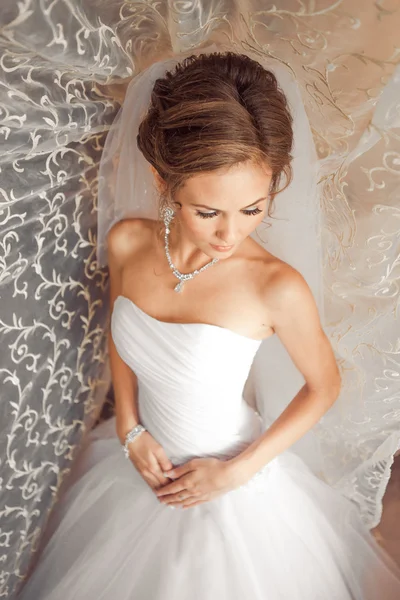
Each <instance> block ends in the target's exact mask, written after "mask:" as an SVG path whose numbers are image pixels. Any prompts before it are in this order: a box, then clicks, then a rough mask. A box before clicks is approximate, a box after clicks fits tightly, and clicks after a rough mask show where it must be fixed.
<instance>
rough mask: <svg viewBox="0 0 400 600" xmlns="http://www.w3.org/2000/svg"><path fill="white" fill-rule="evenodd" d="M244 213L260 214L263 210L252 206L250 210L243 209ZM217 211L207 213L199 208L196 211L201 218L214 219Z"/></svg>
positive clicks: (248, 214)
mask: <svg viewBox="0 0 400 600" xmlns="http://www.w3.org/2000/svg"><path fill="white" fill-rule="evenodd" d="M241 212H242V213H243V214H244V215H247V216H251V215H259V214H260V212H262V210H261V208H252V209H250V210H242V211H241ZM217 214H218V213H217V212H216V211H214V212H210V213H205V212H200V211H199V210H197V211H196V215H197V216H199V217H200V218H201V219H212V218H213V217H216V216H217Z"/></svg>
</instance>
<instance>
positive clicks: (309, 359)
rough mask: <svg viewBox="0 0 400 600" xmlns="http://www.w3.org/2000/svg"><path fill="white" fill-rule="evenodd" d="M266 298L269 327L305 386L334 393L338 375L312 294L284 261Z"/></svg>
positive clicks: (337, 384) (302, 279)
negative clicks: (270, 325) (301, 376)
mask: <svg viewBox="0 0 400 600" xmlns="http://www.w3.org/2000/svg"><path fill="white" fill-rule="evenodd" d="M266 301H267V303H268V307H269V309H270V316H271V319H272V326H273V328H274V330H275V333H276V334H277V335H278V337H279V339H280V340H281V341H282V343H283V345H284V346H285V348H286V350H287V352H288V354H289V355H290V357H291V359H292V361H293V363H294V364H295V366H296V367H297V368H298V369H299V371H300V372H301V373H302V375H303V377H304V379H305V382H306V384H307V386H308V387H309V388H310V389H314V390H324V391H328V392H332V393H338V392H339V390H340V374H339V369H338V366H337V363H336V359H335V356H334V352H333V349H332V346H331V344H330V342H329V340H328V338H327V336H326V335H325V332H324V331H323V328H322V325H321V322H320V318H319V313H318V308H317V305H316V302H315V299H314V296H313V294H312V292H311V289H310V288H309V286H308V284H307V282H306V281H305V279H304V278H303V276H302V275H301V274H300V273H299V272H298V271H297V270H296V269H294V268H292V267H290V266H289V265H287V264H286V263H285V264H284V267H283V268H282V269H280V270H279V273H277V274H276V275H275V277H274V281H273V282H272V283H271V282H270V283H269V285H268V291H267V292H266Z"/></svg>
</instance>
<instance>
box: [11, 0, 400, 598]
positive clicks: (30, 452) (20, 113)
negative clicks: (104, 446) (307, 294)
mask: <svg viewBox="0 0 400 600" xmlns="http://www.w3.org/2000/svg"><path fill="white" fill-rule="evenodd" d="M0 20H1V24H2V29H1V33H0V54H1V56H0V61H1V62H0V64H1V69H0V81H1V90H0V121H1V124H0V135H1V142H2V153H1V157H0V166H1V172H0V188H1V198H0V206H1V208H0V211H1V239H0V261H1V280H0V281H1V288H0V292H1V300H2V302H1V311H0V328H1V335H2V361H1V367H0V372H1V394H2V398H1V399H2V401H1V404H0V406H1V415H0V420H1V423H2V436H1V438H0V439H1V456H3V462H2V465H1V473H0V476H1V477H2V479H3V481H6V482H7V486H3V490H2V498H1V508H0V526H1V529H2V532H3V535H4V538H5V539H6V540H7V542H6V543H5V544H3V545H2V547H1V548H2V549H1V551H0V558H1V560H2V565H3V572H4V576H3V579H2V582H1V583H0V588H1V593H3V594H4V593H5V594H8V595H11V594H12V593H13V590H14V589H15V587H16V585H17V582H18V577H21V576H22V575H23V574H24V573H25V572H26V569H27V563H28V560H29V556H30V553H31V552H32V549H33V548H34V542H35V540H37V538H38V537H39V535H40V531H41V530H42V528H43V525H44V522H45V520H46V517H47V510H48V509H49V507H50V505H51V502H52V501H53V500H54V497H55V492H56V489H57V487H58V486H59V484H60V482H61V480H62V478H63V476H64V474H65V471H66V469H68V467H69V466H70V464H71V459H72V458H73V456H74V453H75V450H76V448H77V447H78V446H79V444H80V442H81V439H82V434H83V432H84V430H85V428H87V427H90V426H91V425H92V424H93V422H94V420H95V419H96V417H97V414H98V412H99V408H100V404H101V402H102V399H103V398H104V394H105V390H106V387H107V383H108V382H109V381H110V379H109V372H108V368H107V354H106V328H107V305H108V294H107V277H106V272H105V271H101V270H99V269H97V265H96V259H95V246H96V192H97V180H96V177H97V166H98V163H99V158H100V155H101V150H102V145H103V141H104V136H105V133H106V132H107V130H108V128H109V126H110V123H111V121H112V119H113V117H114V116H115V113H116V108H117V104H116V103H115V102H113V98H118V99H122V98H123V95H124V89H125V88H126V84H127V83H128V82H129V80H130V78H131V77H132V75H134V74H136V73H138V72H140V71H141V70H142V69H143V68H144V67H146V66H148V65H149V64H151V63H152V62H154V61H156V60H158V59H160V58H162V57H164V56H167V55H170V54H171V53H173V54H177V53H179V52H182V51H187V50H189V49H190V48H198V47H200V45H201V44H209V43H212V42H216V43H218V42H220V43H224V44H229V45H230V46H231V47H232V49H237V51H240V50H250V49H251V50H252V51H253V52H255V53H256V54H257V53H259V54H260V55H262V56H265V57H268V58H269V60H271V62H274V63H276V65H283V66H286V68H288V69H289V70H290V71H291V72H292V74H293V76H294V77H295V79H296V81H297V83H298V85H299V87H300V90H301V94H302V97H303V102H304V106H305V109H306V112H307V115H308V118H309V121H310V125H311V129H312V134H313V137H314V142H315V147H316V152H317V156H318V160H319V169H320V170H319V193H320V197H321V209H322V217H323V223H322V243H323V258H324V261H323V274H324V315H325V316H324V327H325V330H326V331H327V333H328V335H329V338H330V340H331V343H332V345H333V347H334V350H335V352H336V356H337V359H338V363H339V365H340V368H341V373H342V378H343V383H344V386H343V390H342V393H341V396H340V399H339V400H338V402H337V404H336V405H335V407H334V409H332V410H331V411H330V412H329V413H328V414H327V415H326V417H325V418H324V419H323V421H322V422H321V427H320V429H319V440H320V444H321V449H322V451H323V453H324V457H325V465H324V468H325V470H326V474H327V478H328V480H329V481H330V482H331V483H332V485H335V486H337V487H338V488H339V489H341V490H343V492H344V493H345V494H346V495H348V496H349V497H351V498H352V499H353V500H354V501H355V502H357V504H358V505H359V507H360V510H361V511H362V514H363V517H364V519H365V520H366V522H368V523H369V525H370V526H371V527H372V526H373V525H374V524H376V523H377V521H378V520H379V517H380V499H381V496H382V494H383V492H384V489H385V486H386V482H387V479H388V477H389V470H390V464H391V460H392V456H393V453H394V452H395V450H396V448H398V446H399V438H400V434H399V429H400V424H399V420H400V417H399V414H400V413H399V408H400V395H399V329H398V325H397V320H396V318H397V314H398V297H399V295H398V279H399V260H398V248H397V247H396V243H397V240H398V231H399V219H398V216H399V210H400V200H399V198H400V194H399V181H400V152H399V133H400V131H399V114H400V111H399V97H400V96H399V72H398V70H396V67H397V65H398V64H399V53H398V40H399V34H398V32H399V31H400V7H398V6H395V5H394V4H389V3H386V2H379V3H377V2H374V1H373V0H368V1H361V0H356V1H354V0H351V1H350V0H343V1H340V0H310V1H308V2H301V1H296V0H284V1H283V2H279V6H277V5H274V4H270V5H267V6H266V3H265V2H264V1H263V0H242V1H240V0H225V1H223V0H211V1H210V0H193V1H188V2H185V3H180V2H169V1H168V2H167V1H166V2H161V3H160V2H147V3H143V2H135V1H129V2H124V1H123V0H112V1H109V0H107V1H105V0H80V1H77V2H74V3H69V2H66V1H65V0H52V1H50V0H40V1H39V0H25V1H24V2H20V3H15V2H12V1H11V0H6V1H5V2H3V3H2V6H1V9H0ZM377 40H378V42H377ZM111 84H112V85H111ZM285 393H286V392H285Z"/></svg>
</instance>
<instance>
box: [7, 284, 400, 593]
mask: <svg viewBox="0 0 400 600" xmlns="http://www.w3.org/2000/svg"><path fill="white" fill-rule="evenodd" d="M111 328H112V335H113V339H114V342H115V345H116V348H117V350H118V353H119V354H120V356H121V357H122V358H123V360H124V361H125V362H126V363H127V364H128V365H129V366H130V367H131V368H132V370H133V371H134V372H135V373H136V375H137V377H138V381H139V398H138V402H139V412H140V421H141V422H142V423H143V425H144V426H145V427H146V428H147V429H148V431H149V432H150V433H151V434H152V435H153V436H154V438H155V439H156V440H157V441H158V442H159V443H160V444H161V445H162V446H163V448H164V449H165V451H166V453H167V455H168V456H169V457H170V459H171V460H172V462H173V463H174V465H178V464H180V463H183V462H185V461H187V460H189V459H191V458H193V457H201V456H216V457H219V458H222V459H225V458H228V457H230V456H233V455H235V454H237V453H238V452H240V451H241V450H242V449H244V448H245V447H246V445H247V444H249V443H250V442H251V441H252V440H254V439H255V438H256V437H257V436H259V435H260V434H261V432H262V429H261V421H260V418H259V416H258V414H257V413H256V412H255V411H254V410H253V408H251V407H250V406H249V405H248V404H247V403H246V402H245V400H244V397H243V395H242V390H243V386H244V383H245V381H246V378H247V375H248V372H249V369H250V366H251V364H252V361H253V358H254V356H255V354H256V352H257V349H258V347H259V345H260V342H259V341H257V340H254V339H251V338H248V337H246V336H244V335H241V334H238V333H235V332H233V331H230V330H229V329H226V328H223V327H219V326H216V325H208V324H199V323H190V324H178V323H166V322H162V321H159V320H157V319H155V318H153V317H151V316H150V315H148V314H147V313H145V312H144V311H143V310H142V309H140V308H139V307H138V306H137V305H136V304H134V303H133V302H132V301H131V300H129V299H128V298H126V297H124V296H119V297H118V298H117V299H116V301H115V305H114V310H113V314H112V320H111ZM19 598H20V599H21V600H188V599H189V598H191V599H193V600H350V599H351V600H378V599H379V600H399V598H400V579H399V571H398V570H397V568H396V567H395V565H394V563H393V562H392V561H391V559H390V558H389V557H388V556H387V555H386V554H385V553H384V552H383V550H382V549H381V548H380V547H379V545H378V544H377V543H376V542H375V540H374V538H373V537H372V536H371V534H370V532H369V530H368V529H367V528H366V527H365V526H364V525H363V524H362V522H361V520H360V519H359V516H358V514H357V510H356V508H355V506H353V504H352V502H350V501H349V500H347V499H345V498H344V497H342V496H341V495H340V494H339V492H337V491H334V490H333V489H332V488H330V487H329V486H328V485H326V484H325V483H323V482H322V481H321V480H319V479H318V478H317V477H316V476H315V475H313V474H312V473H311V471H309V469H308V467H306V466H305V464H304V463H303V462H302V460H301V459H300V458H298V457H297V456H295V455H294V454H292V453H291V452H285V453H283V454H281V455H280V456H278V457H276V458H275V459H274V460H272V461H271V462H270V463H269V464H268V465H267V466H266V467H264V469H262V470H261V471H260V472H259V473H258V474H257V475H256V476H255V477H254V478H253V479H252V480H250V481H249V482H248V484H246V485H245V486H243V487H241V488H238V489H235V490H233V491H231V492H229V493H227V494H225V495H223V496H220V497H218V498H217V499H215V500H213V501H212V502H209V503H204V504H201V505H198V506H196V507H193V508H189V509H186V510H181V509H179V508H177V509H175V510H171V508H170V507H168V506H166V505H163V504H160V502H159V501H158V500H157V498H156V496H155V494H154V492H153V491H152V490H151V489H150V487H149V486H148V485H147V484H146V483H145V482H144V480H143V479H142V478H141V477H140V475H139V474H138V472H137V471H136V470H135V468H134V467H133V465H132V463H131V462H130V461H128V460H126V459H125V457H124V454H123V452H122V448H121V445H120V442H119V440H118V438H117V437H116V433H115V420H114V418H113V419H111V420H109V421H107V422H105V423H103V424H102V425H100V426H99V427H97V428H96V429H95V430H93V431H92V432H91V434H90V435H89V436H88V438H87V442H86V446H85V448H84V451H83V452H82V453H81V455H80V457H79V459H78V461H77V463H76V465H75V469H74V470H73V473H72V476H71V478H70V481H69V482H68V486H67V488H66V489H65V490H64V493H63V495H62V497H61V499H60V501H59V502H58V504H57V506H56V508H55V510H54V511H53V514H52V517H51V519H50V523H49V525H48V528H47V530H46V534H45V543H43V546H42V551H41V553H40V555H39V558H38V560H37V564H36V567H35V569H34V571H33V573H32V574H31V576H30V578H29V579H28V581H27V582H26V584H25V586H24V588H23V589H22V591H21V595H20V596H19Z"/></svg>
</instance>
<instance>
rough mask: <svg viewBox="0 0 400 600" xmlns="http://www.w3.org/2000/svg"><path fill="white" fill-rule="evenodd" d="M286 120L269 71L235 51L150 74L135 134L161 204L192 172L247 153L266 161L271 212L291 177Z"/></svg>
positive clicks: (227, 163) (281, 97)
mask: <svg viewBox="0 0 400 600" xmlns="http://www.w3.org/2000/svg"><path fill="white" fill-rule="evenodd" d="M292 122H293V121H292V116H291V114H290V111H289V108H288V104H287V100H286V97H285V95H284V93H283V92H282V91H281V90H280V88H279V86H278V82H277V79H276V77H275V75H274V74H273V73H272V72H271V71H268V70H266V69H264V67H263V66H262V65H261V64H260V63H258V62H257V61H256V60H253V59H251V58H250V57H248V56H246V55H244V54H236V53H234V52H223V53H221V52H214V53H211V54H199V55H192V56H189V57H188V58H185V59H183V60H182V61H181V62H180V63H179V64H177V65H176V66H175V68H174V71H168V72H166V74H165V76H164V77H162V78H159V79H157V80H156V82H155V84H154V87H153V91H152V94H151V101H150V106H149V109H148V111H147V114H146V115H145V117H144V119H143V120H142V122H141V124H140V126H139V133H138V136H137V144H138V147H139V149H140V150H141V152H142V153H143V155H144V157H145V158H146V159H147V160H148V161H149V163H151V164H152V165H153V167H154V168H155V169H156V170H157V172H158V173H159V175H160V176H161V177H162V179H163V180H164V181H165V183H166V194H165V196H164V197H161V199H160V208H161V207H162V203H163V202H164V203H166V202H168V199H173V196H174V194H175V192H176V191H177V190H178V189H179V188H180V187H181V186H182V185H183V183H184V182H185V181H186V180H187V179H189V178H190V177H192V176H193V175H195V174H197V173H201V172H207V171H216V170H219V169H223V168H226V169H229V168H230V167H232V166H234V165H237V164H238V163H241V162H246V161H252V162H254V163H256V164H259V165H260V166H263V165H268V167H269V168H270V169H272V181H271V188H270V198H271V202H270V205H269V207H268V216H272V215H271V214H270V208H271V206H272V203H273V200H274V197H275V196H276V194H278V193H279V192H280V191H283V190H284V189H285V188H286V187H287V186H288V185H289V183H290V182H291V180H292V169H291V165H290V163H291V160H292V156H291V154H290V153H291V150H292V144H293V131H292ZM282 177H284V179H285V181H284V186H283V187H281V188H280V189H278V186H279V184H280V182H281V179H282Z"/></svg>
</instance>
